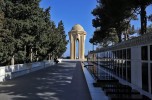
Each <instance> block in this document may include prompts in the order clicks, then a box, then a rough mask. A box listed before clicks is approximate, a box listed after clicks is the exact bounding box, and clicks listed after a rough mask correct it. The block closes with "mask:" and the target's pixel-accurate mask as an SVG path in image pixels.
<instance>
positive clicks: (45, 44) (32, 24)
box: [3, 0, 66, 63]
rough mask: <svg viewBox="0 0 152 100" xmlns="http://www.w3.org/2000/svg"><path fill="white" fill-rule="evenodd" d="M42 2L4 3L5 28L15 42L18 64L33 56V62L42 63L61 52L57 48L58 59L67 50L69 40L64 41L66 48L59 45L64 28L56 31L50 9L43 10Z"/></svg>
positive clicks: (14, 1) (36, 0)
mask: <svg viewBox="0 0 152 100" xmlns="http://www.w3.org/2000/svg"><path fill="white" fill-rule="evenodd" d="M39 2H40V0H4V3H5V4H4V9H3V11H4V15H5V19H6V21H5V23H4V28H5V29H9V30H10V35H11V37H12V38H14V40H15V42H12V43H13V45H12V47H13V48H14V49H15V50H13V49H12V50H13V54H12V56H15V62H16V63H23V62H25V61H26V62H29V61H30V60H31V59H30V56H31V53H32V56H33V59H32V60H31V61H38V60H44V59H47V57H48V55H49V54H53V52H57V51H56V48H58V50H59V51H58V52H57V53H56V55H57V56H58V55H61V54H62V53H63V52H64V51H65V48H66V43H65V41H66V40H64V39H65V38H63V39H62V46H58V42H57V41H58V40H60V37H61V34H60V33H61V32H62V33H63V32H64V27H62V29H61V30H63V31H59V30H60V28H59V29H58V28H56V26H55V24H54V22H53V21H52V20H50V7H49V8H47V9H45V10H44V9H42V8H40V7H39ZM62 26H63V23H62ZM63 34H64V33H63ZM62 37H64V35H62ZM65 37H66V36H65ZM59 52H60V53H59Z"/></svg>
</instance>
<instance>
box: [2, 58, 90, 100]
mask: <svg viewBox="0 0 152 100" xmlns="http://www.w3.org/2000/svg"><path fill="white" fill-rule="evenodd" d="M0 100H91V97H90V93H89V90H88V87H87V84H86V81H85V77H84V74H83V71H82V68H81V63H80V62H78V61H77V62H76V61H70V62H62V63H59V64H57V65H54V66H51V67H49V68H46V69H43V70H39V71H37V72H33V73H31V74H28V75H24V76H21V77H18V78H16V79H13V80H9V81H6V82H3V83H0Z"/></svg>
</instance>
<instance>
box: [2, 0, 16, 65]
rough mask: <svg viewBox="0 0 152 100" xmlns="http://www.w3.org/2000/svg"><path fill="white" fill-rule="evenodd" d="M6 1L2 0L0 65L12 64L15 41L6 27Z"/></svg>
mask: <svg viewBox="0 0 152 100" xmlns="http://www.w3.org/2000/svg"><path fill="white" fill-rule="evenodd" d="M3 9H4V1H3V0H0V65H3V66H4V65H8V64H10V61H11V57H12V54H13V51H14V47H13V42H14V39H13V38H12V37H11V34H10V31H9V30H7V29H5V28H4V23H5V18H4V12H3Z"/></svg>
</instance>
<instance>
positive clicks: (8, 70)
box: [0, 61, 54, 82]
mask: <svg viewBox="0 0 152 100" xmlns="http://www.w3.org/2000/svg"><path fill="white" fill-rule="evenodd" d="M51 65H54V62H53V61H43V62H34V63H27V64H16V65H9V66H3V67H0V82H3V81H5V80H8V79H12V78H15V77H18V76H21V75H24V74H28V73H31V72H34V71H37V70H40V69H43V68H46V67H49V66H51Z"/></svg>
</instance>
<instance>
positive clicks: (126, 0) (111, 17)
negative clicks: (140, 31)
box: [92, 0, 136, 43]
mask: <svg viewBox="0 0 152 100" xmlns="http://www.w3.org/2000/svg"><path fill="white" fill-rule="evenodd" d="M133 2H134V1H132V0H98V5H97V7H96V8H95V9H94V10H93V11H92V14H93V15H94V16H95V19H93V21H92V23H93V26H94V27H95V28H96V29H97V30H96V31H95V32H94V36H93V38H94V39H92V40H94V41H96V40H97V41H96V42H97V43H100V42H102V41H103V40H107V39H108V38H109V37H110V36H111V35H110V33H114V31H113V29H114V30H115V31H116V33H117V34H116V35H117V37H118V39H119V42H121V41H122V39H121V35H122V33H123V31H125V30H126V29H128V26H129V23H130V21H131V19H135V18H136V15H135V14H134V12H136V10H135V8H133V7H134V4H133ZM113 39H114V38H113ZM113 39H112V40H113ZM116 39H117V38H116ZM114 41H115V40H114ZM115 42H116V41H115Z"/></svg>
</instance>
